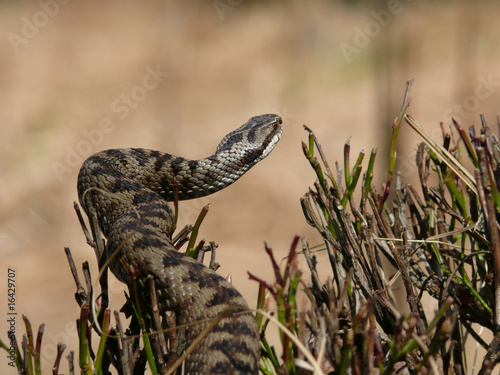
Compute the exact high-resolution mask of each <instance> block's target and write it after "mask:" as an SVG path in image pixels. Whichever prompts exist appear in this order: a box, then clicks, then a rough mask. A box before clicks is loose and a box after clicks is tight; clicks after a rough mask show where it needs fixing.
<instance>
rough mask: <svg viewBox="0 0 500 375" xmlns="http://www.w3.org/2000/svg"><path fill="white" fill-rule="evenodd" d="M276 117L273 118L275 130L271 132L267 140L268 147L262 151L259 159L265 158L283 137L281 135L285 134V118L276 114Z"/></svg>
mask: <svg viewBox="0 0 500 375" xmlns="http://www.w3.org/2000/svg"><path fill="white" fill-rule="evenodd" d="M276 117H277V118H276V119H275V120H273V122H272V124H271V125H272V127H273V131H272V132H271V133H270V134H269V136H268V138H267V140H266V147H265V148H264V150H263V151H262V155H261V157H260V158H259V160H262V159H264V158H265V157H266V156H267V155H269V153H270V152H271V151H272V150H273V148H274V146H276V143H278V142H279V140H280V139H281V135H282V134H283V126H282V124H283V120H282V119H281V116H277V115H276Z"/></svg>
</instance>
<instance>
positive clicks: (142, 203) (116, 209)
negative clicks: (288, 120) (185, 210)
mask: <svg viewBox="0 0 500 375" xmlns="http://www.w3.org/2000/svg"><path fill="white" fill-rule="evenodd" d="M281 133H282V120H281V118H280V117H279V116H278V115H273V114H270V115H262V116H256V117H252V118H251V119H250V120H249V121H248V122H247V123H246V124H244V125H243V126H241V127H240V128H238V129H236V130H235V131H233V132H231V133H229V134H228V135H226V136H225V137H224V138H223V140H222V141H221V143H220V144H219V145H218V147H217V149H216V151H215V153H214V154H213V155H212V156H210V157H208V158H206V159H201V160H188V159H185V158H182V157H177V156H173V155H170V154H166V153H162V152H159V151H152V150H144V149H134V148H129V149H113V150H107V151H102V152H99V153H97V154H94V155H93V156H91V157H89V158H88V159H87V160H86V161H85V162H84V164H83V166H82V168H81V170H80V173H79V176H78V196H79V200H80V204H81V205H82V207H83V208H84V210H85V212H86V213H87V215H88V216H89V218H90V217H91V215H92V214H93V213H95V215H96V216H97V221H98V223H99V226H100V228H101V230H102V232H103V234H104V236H105V237H106V239H107V243H106V248H105V253H104V256H105V257H107V258H108V259H109V258H110V257H111V255H112V254H114V253H115V251H116V250H117V248H119V247H120V246H122V247H121V248H120V249H119V250H118V252H117V254H115V255H114V256H113V257H112V258H111V261H110V263H109V265H110V269H111V271H112V272H113V274H114V275H115V276H116V277H117V278H118V279H119V280H120V281H122V282H124V283H126V284H127V285H128V286H129V287H131V285H132V277H131V275H130V270H131V269H133V270H134V272H135V275H136V277H137V285H138V287H139V294H140V295H141V296H142V298H143V299H144V300H143V301H142V303H143V304H144V308H146V309H147V308H148V307H149V308H151V301H149V297H148V295H149V293H148V286H147V285H148V284H147V278H148V276H150V277H153V279H154V283H155V287H156V291H157V299H158V303H159V307H160V311H161V312H162V313H163V312H165V311H175V312H176V313H177V314H176V316H177V323H178V324H184V323H193V322H197V321H201V320H206V319H211V318H215V317H217V316H218V315H219V314H221V313H222V312H223V311H224V310H226V309H227V308H236V309H234V310H233V311H232V312H231V313H230V314H229V315H228V316H227V317H225V318H223V319H222V320H221V321H220V322H219V323H218V325H217V326H215V327H214V328H213V330H212V331H211V332H210V333H209V334H208V335H207V336H206V337H205V338H204V339H203V340H202V342H201V343H200V345H199V347H198V348H197V349H196V350H195V351H194V352H193V353H191V354H190V355H189V356H188V357H187V359H186V363H185V371H186V373H188V374H211V373H214V374H215V373H217V374H234V373H237V374H256V373H257V372H258V361H259V354H260V343H259V336H258V331H257V325H256V322H255V319H254V317H253V315H252V314H251V313H250V312H247V313H242V311H246V310H247V309H248V305H247V303H246V302H245V300H244V299H243V297H242V296H241V295H240V293H239V292H238V291H237V290H236V289H235V288H234V287H233V286H232V285H231V284H230V283H229V282H227V281H226V279H224V278H223V277H221V276H220V275H218V274H216V273H215V272H213V271H211V270H210V269H208V268H207V267H205V266H204V265H202V264H201V263H198V262H197V261H195V260H194V259H191V258H189V257H186V256H184V255H183V254H181V253H179V252H178V251H176V249H175V248H174V246H173V245H172V240H171V238H172V233H169V228H171V227H172V220H173V214H172V209H171V208H170V206H169V204H168V202H169V201H172V200H173V199H174V176H175V177H176V180H177V189H178V196H179V199H180V200H183V199H191V198H197V197H202V196H206V195H209V194H212V193H215V192H216V191H219V190H221V189H223V188H225V187H227V186H228V185H230V184H232V183H233V182H234V181H236V180H237V179H238V178H239V177H240V176H242V175H243V174H244V173H245V172H246V171H248V170H249V169H250V168H251V167H252V166H253V165H255V164H256V163H257V162H258V161H260V160H262V159H263V158H265V157H266V156H267V155H268V154H269V153H270V152H271V150H272V149H273V148H274V146H275V144H276V143H277V142H278V141H279V139H280V137H281ZM125 265H126V266H125ZM206 324H207V323H204V324H194V325H190V326H189V327H188V328H186V341H187V345H189V343H190V342H192V341H193V340H194V339H195V338H197V337H198V336H199V334H200V332H201V331H202V330H203V329H204V328H205V327H206Z"/></svg>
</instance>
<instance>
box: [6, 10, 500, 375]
mask: <svg viewBox="0 0 500 375" xmlns="http://www.w3.org/2000/svg"><path fill="white" fill-rule="evenodd" d="M47 4H49V5H47ZM216 8H217V9H216ZM499 11H500V5H497V3H496V2H493V1H484V2H477V3H476V2H465V1H463V2H460V1H456V2H439V4H438V5H436V4H435V3H434V2H427V1H400V2H398V1H390V2H383V1H382V2H369V3H368V4H364V3H361V2H360V3H359V4H357V5H349V4H347V3H343V2H335V1H329V2H327V1H308V2H305V1H299V0H295V1H283V2H280V1H276V2H258V1H255V2H252V1H229V0H226V1H224V0H223V1H190V2H183V1H165V2H161V1H152V2H147V3H146V4H143V3H140V2H132V1H124V2H118V1H110V2H106V3H105V4H103V2H97V1H95V2H94V1H90V2H89V1H87V2H79V1H75V0H74V1H71V2H67V3H64V4H62V1H61V3H59V2H56V1H55V0H46V1H40V2H35V1H3V2H1V3H0V36H1V41H0V56H1V57H0V130H1V132H0V178H1V180H0V264H1V267H0V314H1V316H0V337H2V339H4V338H5V331H6V330H7V323H6V320H7V316H6V309H7V296H6V274H7V269H8V268H12V269H15V271H16V283H17V288H16V306H15V307H16V311H17V312H18V313H19V315H18V316H17V320H18V324H17V332H24V326H23V324H22V321H21V316H20V314H26V315H27V316H28V317H29V318H30V319H31V322H32V323H33V325H34V326H35V327H37V326H38V325H39V324H40V323H42V322H45V323H46V329H45V332H46V333H45V338H44V353H43V354H44V357H45V360H44V365H45V366H46V367H45V370H46V371H47V373H49V369H50V366H51V364H52V361H53V358H54V357H53V354H54V350H55V345H56V343H57V341H64V342H65V343H66V344H67V345H68V346H69V347H70V348H71V349H73V350H76V349H77V344H76V341H75V339H76V333H75V329H74V325H75V319H76V318H77V316H78V309H77V305H76V303H75V302H74V300H73V293H74V291H75V287H74V284H73V281H72V279H71V274H70V272H69V269H68V266H67V262H66V258H65V256H64V252H63V248H64V247H65V246H69V247H70V248H71V249H72V251H73V255H74V256H75V258H76V262H77V265H78V266H80V264H81V263H82V262H83V261H85V260H89V261H90V262H91V265H92V267H93V270H94V272H95V269H96V262H95V259H94V258H95V257H94V254H93V251H92V249H91V248H89V247H88V246H87V245H86V244H85V240H84V237H83V235H82V233H81V230H80V228H79V225H78V222H77V220H76V216H75V214H74V211H73V207H72V203H73V201H74V200H76V187H75V183H76V176H77V173H78V168H79V165H81V163H82V162H83V160H84V159H85V158H86V157H87V156H88V155H90V154H91V153H93V152H96V151H99V150H101V149H106V148H114V147H144V148H152V149H158V150H163V151H167V152H170V153H173V154H177V155H182V156H185V157H188V158H200V157H204V156H207V155H209V154H211V153H212V152H213V150H214V149H215V147H216V145H217V144H218V142H219V140H220V139H221V138H222V137H223V136H224V135H225V134H226V133H227V132H229V131H231V130H233V129H234V128H236V127H237V126H239V125H241V124H242V123H244V122H245V121H247V119H248V118H249V117H251V116H253V115H257V114H263V113H279V114H280V115H282V117H283V119H284V122H285V130H284V135H283V138H282V140H281V142H280V143H279V144H278V146H277V147H276V149H275V151H273V153H272V154H271V155H270V156H269V158H268V159H267V160H265V161H264V162H262V163H261V164H259V165H258V166H256V167H255V168H254V169H253V170H252V171H250V172H249V173H248V174H247V175H245V176H244V177H243V178H242V179H241V181H238V182H237V183H236V184H235V185H234V186H232V187H230V188H228V189H227V190H224V191H222V192H220V193H219V194H217V195H216V196H213V197H208V198H205V199H202V200H199V201H193V202H185V203H183V204H182V211H181V221H182V222H181V223H192V222H193V221H194V220H195V218H196V216H197V213H198V211H199V209H200V208H201V207H202V206H203V205H204V204H207V203H209V202H210V203H211V209H210V212H209V215H208V217H207V218H206V220H205V223H204V225H203V227H202V233H201V237H203V238H206V239H207V240H214V241H216V242H217V243H218V244H219V250H218V261H219V262H220V263H221V264H222V267H221V269H220V273H221V274H223V275H227V274H229V273H232V275H233V281H234V284H235V285H236V286H237V288H238V289H240V290H241V291H242V292H243V293H244V295H245V297H246V298H247V299H248V301H249V302H250V304H251V305H253V304H254V298H255V295H256V284H255V283H253V282H251V281H249V280H248V277H247V274H246V271H247V270H250V271H251V272H253V273H255V274H256V275H258V276H260V277H263V278H266V279H268V280H272V274H271V269H270V267H269V262H268V259H267V257H266V256H265V253H264V250H263V241H268V242H269V243H270V244H272V246H273V248H275V250H276V252H277V253H278V254H279V256H280V257H281V256H283V255H284V254H286V252H287V250H288V247H289V244H290V242H291V240H292V238H293V236H294V235H297V234H298V235H301V236H306V237H307V239H308V241H309V242H310V243H312V244H320V243H321V241H320V238H319V237H318V236H317V235H316V234H315V233H314V232H313V231H312V230H311V229H310V228H309V227H308V226H307V225H306V224H305V222H304V220H303V216H302V212H301V209H300V205H299V198H300V197H301V196H302V195H303V194H304V193H305V191H306V190H307V188H308V186H310V185H311V184H312V183H313V181H314V175H313V173H312V171H311V170H310V168H309V167H308V164H307V162H306V160H305V158H304V157H303V155H302V150H301V146H300V143H301V141H304V140H306V136H307V133H306V132H305V131H304V130H303V129H302V124H304V123H305V124H307V125H309V126H310V127H312V128H313V129H314V130H315V131H316V133H317V134H318V136H319V137H320V140H321V141H322V144H323V148H324V150H325V152H326V154H327V156H328V157H329V160H330V163H331V164H332V165H333V163H334V161H335V160H341V158H342V149H343V145H344V142H345V141H346V140H347V139H348V138H349V137H351V145H352V149H353V152H356V153H357V152H358V151H359V150H361V149H364V150H365V151H367V152H369V151H370V150H371V149H372V148H374V147H378V153H379V156H378V158H379V160H378V163H377V165H378V167H377V170H376V171H377V173H378V174H379V178H378V179H377V180H376V183H377V184H378V186H381V183H382V181H383V176H384V168H383V165H384V158H385V156H386V154H387V149H386V144H387V142H388V140H389V138H390V134H391V125H392V120H393V118H394V117H395V115H396V113H397V109H398V108H399V106H400V103H401V100H402V94H403V90H404V85H405V82H406V81H407V80H408V79H410V78H414V79H415V84H414V86H413V89H412V99H413V100H412V106H411V108H410V111H409V112H410V113H411V114H412V115H413V116H414V117H415V118H416V119H418V121H419V122H421V123H422V124H423V125H425V126H426V127H427V128H428V129H436V127H437V125H438V123H439V121H445V122H446V124H448V123H449V121H450V116H452V115H453V116H455V117H456V118H457V119H458V120H459V122H461V123H462V125H464V126H468V125H470V124H472V123H475V124H478V123H479V121H478V113H480V112H483V113H485V114H486V118H487V120H488V121H489V122H490V124H491V125H494V123H495V116H496V115H497V113H498V110H499V106H498V104H499V99H500V90H499V87H500V70H499V64H498V63H499V61H500V60H499V55H500V26H498V22H497V19H498V14H499V13H498V12H499ZM30 24H31V25H30ZM32 25H34V26H32ZM37 25H38V26H37ZM377 25H378V26H377ZM361 33H362V34H364V35H365V37H362V36H360V35H361ZM367 33H368V34H370V35H371V36H370V35H368V36H366V35H367ZM347 45H349V46H350V47H349V48H357V49H352V50H351V54H350V55H349V56H348V57H346V55H345V53H344V52H343V48H344V49H345V48H346V46H347ZM353 51H354V52H353ZM151 69H152V70H157V71H161V72H163V73H162V74H163V76H161V82H158V85H157V87H156V88H154V89H152V90H142V91H141V89H140V86H141V85H143V83H142V82H143V80H144V79H145V77H146V76H147V75H148V74H150V73H148V72H149V71H150V70H151ZM148 82H153V81H148ZM485 82H490V83H489V84H485ZM138 87H139V88H138ZM141 92H142V93H144V92H146V94H147V95H146V96H145V97H141V98H140V99H141V101H140V102H134V103H132V104H131V105H126V107H127V108H128V112H127V113H126V115H125V111H121V110H120V111H117V108H118V107H117V106H118V105H123V102H122V100H123V98H125V96H124V95H130V94H131V93H135V94H138V93H139V94H140V93H141ZM117 101H118V102H117ZM113 103H114V104H113ZM458 106H462V108H465V110H464V109H462V110H460V109H459V107H458ZM103 121H105V122H106V121H108V123H109V124H110V125H108V127H107V128H105V130H106V132H103V131H102V130H99V131H98V129H99V126H100V124H101V123H102V122H103ZM89 134H91V135H92V138H91V139H89V138H88V135H89ZM438 134H439V133H438ZM91 141H92V142H91ZM417 141H418V138H417V136H416V135H414V134H412V133H411V131H410V129H409V128H406V127H405V128H404V129H403V131H402V134H401V139H400V142H401V143H400V145H401V150H400V157H401V163H400V168H401V171H402V174H403V176H404V177H405V178H406V179H409V180H410V181H413V179H414V178H415V177H416V174H415V169H414V168H413V167H412V163H413V162H412V155H413V154H414V151H415V149H416V143H417ZM353 157H354V156H353ZM326 277H327V274H326V273H325V274H324V278H325V279H326ZM112 288H113V290H114V291H115V293H116V295H117V296H119V295H121V294H122V290H123V288H122V286H121V284H119V283H118V282H115V283H113V285H112ZM115 301H116V299H115ZM118 306H119V304H118V303H117V302H116V306H114V307H115V308H116V307H118ZM429 309H432V306H429ZM473 354H474V351H471V356H470V358H471V360H472V356H473ZM5 357H6V356H5V355H4V353H3V352H0V368H1V369H2V370H1V372H2V373H6V372H5V371H6V370H5V369H9V368H7V367H6V366H5V364H6V358H5ZM479 358H480V357H479ZM469 365H470V369H469V373H471V372H472V371H473V370H472V369H473V363H472V362H471V363H470V364H469ZM63 371H64V372H66V371H67V370H66V367H64V368H63ZM10 373H15V372H14V371H11V372H10Z"/></svg>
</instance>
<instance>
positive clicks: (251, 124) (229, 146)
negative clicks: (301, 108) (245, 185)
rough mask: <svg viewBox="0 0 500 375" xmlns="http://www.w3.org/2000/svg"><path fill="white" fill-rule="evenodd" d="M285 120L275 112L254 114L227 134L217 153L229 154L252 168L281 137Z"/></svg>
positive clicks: (267, 153)
mask: <svg viewBox="0 0 500 375" xmlns="http://www.w3.org/2000/svg"><path fill="white" fill-rule="evenodd" d="M282 132H283V120H282V119H281V117H280V116H278V115H275V114H268V115H260V116H254V117H252V118H251V119H250V120H248V121H247V122H246V123H245V124H244V125H242V126H240V127H239V128H238V129H236V130H234V131H232V132H231V133H229V134H228V135H226V136H225V137H224V138H223V139H222V141H221V142H220V143H219V145H218V146H217V150H216V154H218V153H220V154H228V155H230V157H231V158H234V159H238V160H239V161H240V162H241V163H242V165H246V166H247V167H248V168H250V167H251V166H252V165H254V164H255V163H257V162H259V161H260V160H262V159H264V158H265V157H266V156H267V155H269V153H270V152H271V151H272V150H273V148H274V146H275V145H276V143H278V141H279V140H280V138H281V134H282Z"/></svg>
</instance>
